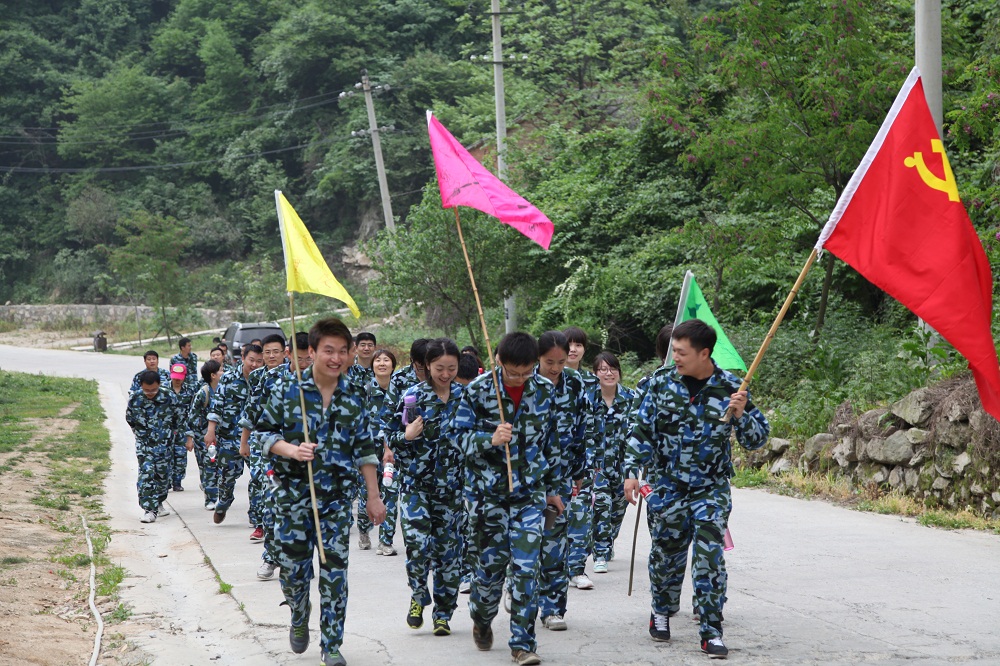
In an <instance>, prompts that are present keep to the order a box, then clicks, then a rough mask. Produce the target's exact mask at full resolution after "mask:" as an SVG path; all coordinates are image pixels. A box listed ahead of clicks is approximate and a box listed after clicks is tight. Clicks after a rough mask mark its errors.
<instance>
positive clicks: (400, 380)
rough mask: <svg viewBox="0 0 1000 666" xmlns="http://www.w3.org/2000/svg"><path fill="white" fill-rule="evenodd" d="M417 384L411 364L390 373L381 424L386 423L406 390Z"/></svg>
mask: <svg viewBox="0 0 1000 666" xmlns="http://www.w3.org/2000/svg"><path fill="white" fill-rule="evenodd" d="M419 383H420V378H419V377H417V371H416V370H414V369H413V365H412V364H411V365H408V366H406V367H405V368H400V369H399V370H397V371H396V372H394V373H392V377H390V378H389V388H388V390H386V392H385V403H384V405H383V406H382V422H383V423H388V421H389V417H391V416H392V412H393V410H394V409H396V405H398V404H399V401H400V400H402V398H403V394H404V393H406V389H408V388H410V387H411V386H416V385H417V384H419Z"/></svg>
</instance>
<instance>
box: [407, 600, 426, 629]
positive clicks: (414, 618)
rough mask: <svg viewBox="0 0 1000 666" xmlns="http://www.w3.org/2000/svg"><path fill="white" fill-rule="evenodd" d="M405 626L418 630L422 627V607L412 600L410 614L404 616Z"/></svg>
mask: <svg viewBox="0 0 1000 666" xmlns="http://www.w3.org/2000/svg"><path fill="white" fill-rule="evenodd" d="M406 624H407V625H408V626H409V627H410V629H419V628H420V627H422V626H424V607H423V606H421V605H420V604H418V603H417V602H416V601H413V600H412V599H411V600H410V612H409V613H407V614H406Z"/></svg>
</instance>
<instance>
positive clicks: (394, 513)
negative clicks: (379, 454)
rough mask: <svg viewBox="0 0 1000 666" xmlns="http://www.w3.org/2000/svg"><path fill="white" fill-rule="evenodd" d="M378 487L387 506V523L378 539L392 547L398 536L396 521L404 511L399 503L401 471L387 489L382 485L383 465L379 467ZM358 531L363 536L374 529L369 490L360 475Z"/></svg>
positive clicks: (379, 531)
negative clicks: (369, 508) (369, 504)
mask: <svg viewBox="0 0 1000 666" xmlns="http://www.w3.org/2000/svg"><path fill="white" fill-rule="evenodd" d="M377 473H378V487H379V490H380V491H381V496H382V503H383V504H385V522H383V523H382V525H381V526H380V527H379V530H378V538H379V541H381V542H382V543H384V544H387V545H390V546H391V545H392V540H393V538H394V537H395V535H396V520H397V517H398V516H399V514H400V511H401V510H402V507H401V506H400V502H399V494H400V493H399V482H400V478H399V470H396V474H395V476H394V477H393V481H392V485H391V486H389V487H386V486H385V484H384V483H382V465H381V464H379V466H378V470H377ZM358 479H359V481H358V530H360V531H361V532H362V533H363V534H368V532H370V531H371V529H372V521H371V520H369V519H368V512H367V508H368V488H367V487H366V486H365V478H364V477H363V476H361V475H360V474H358Z"/></svg>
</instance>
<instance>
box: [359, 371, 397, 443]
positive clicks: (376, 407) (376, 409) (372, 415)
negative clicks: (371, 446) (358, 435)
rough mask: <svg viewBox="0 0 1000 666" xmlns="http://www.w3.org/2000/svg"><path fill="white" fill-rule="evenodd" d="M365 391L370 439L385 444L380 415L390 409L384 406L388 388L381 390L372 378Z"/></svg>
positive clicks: (383, 425)
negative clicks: (370, 430)
mask: <svg viewBox="0 0 1000 666" xmlns="http://www.w3.org/2000/svg"><path fill="white" fill-rule="evenodd" d="M367 389H368V390H367V391H365V408H366V409H367V410H368V421H369V425H370V426H371V429H372V437H373V438H374V439H375V442H376V444H378V445H382V444H384V443H385V434H384V433H383V429H384V428H385V422H384V421H383V420H382V413H383V410H391V409H392V408H391V407H387V406H386V404H385V403H386V396H387V395H388V393H389V389H388V387H387V388H385V389H383V388H382V386H381V385H379V383H378V380H377V379H375V377H374V376H373V377H372V379H371V381H370V382H368V386H367Z"/></svg>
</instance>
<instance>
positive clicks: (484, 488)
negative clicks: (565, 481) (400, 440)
mask: <svg viewBox="0 0 1000 666" xmlns="http://www.w3.org/2000/svg"><path fill="white" fill-rule="evenodd" d="M497 356H498V358H499V361H500V363H499V365H500V367H499V369H498V370H497V374H496V375H494V374H493V373H485V374H483V375H480V376H479V377H477V378H476V379H474V380H473V381H472V382H471V383H470V384H469V385H468V386H467V387H466V388H465V391H464V393H463V395H462V401H461V403H460V404H459V406H458V412H457V413H456V414H455V419H454V421H453V424H452V425H453V427H454V429H455V430H456V431H457V433H458V441H459V443H460V445H461V447H462V449H463V451H464V452H465V456H466V474H467V479H466V481H467V483H466V499H467V500H469V505H470V509H469V521H470V529H469V533H470V534H472V535H475V539H476V543H475V544H474V545H471V546H470V549H471V550H473V551H474V552H476V553H478V558H477V562H476V565H475V573H474V575H473V579H472V592H471V594H470V596H469V614H470V615H471V617H472V623H473V628H472V638H473V641H474V642H475V644H476V647H477V648H479V649H480V650H489V649H490V648H492V647H493V630H492V628H491V626H490V625H491V624H492V622H493V618H495V617H496V615H497V612H498V610H499V607H500V598H501V596H502V594H503V587H504V574H505V572H506V570H507V564H508V562H512V563H513V566H512V595H511V597H512V598H511V615H510V634H511V636H510V640H509V641H508V645H509V646H510V649H511V656H512V658H513V660H514V662H515V663H517V664H521V665H524V664H538V663H541V660H540V659H539V657H538V655H537V654H536V653H535V651H536V649H537V642H536V640H535V616H536V615H537V614H538V585H537V578H538V566H539V557H540V544H541V540H542V512H543V511H544V510H545V508H546V506H547V505H552V506H553V507H555V508H554V509H553V510H554V511H555V512H556V514H557V516H558V515H561V514H562V512H563V509H564V507H563V501H562V498H561V497H560V481H561V479H560V478H559V476H560V472H561V470H560V466H559V464H558V460H559V459H560V455H561V453H560V451H559V445H560V442H559V439H558V436H557V434H558V433H557V428H558V423H557V421H556V418H557V415H556V412H555V407H554V405H555V401H554V397H555V396H554V393H555V387H554V386H553V385H552V383H551V382H549V381H548V380H546V379H544V378H542V377H540V376H538V375H536V374H535V364H536V363H537V362H538V343H537V342H536V341H535V339H534V338H533V337H532V336H530V335H528V334H527V333H519V332H515V333H508V334H507V335H505V336H504V337H503V339H502V340H501V341H500V345H499V346H498V347H497ZM495 376H497V377H498V378H499V382H500V387H499V391H498V387H497V384H496V383H495V380H494V377H495ZM498 393H499V394H500V396H502V397H499V398H498ZM501 409H502V410H503V418H501V412H500V410H501ZM505 445H507V446H509V450H510V465H511V470H512V485H513V490H509V489H508V476H507V464H506V460H505V459H506V455H505Z"/></svg>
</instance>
